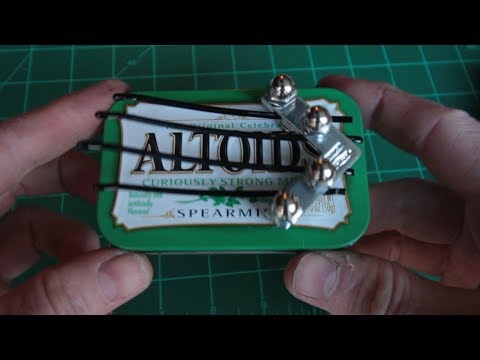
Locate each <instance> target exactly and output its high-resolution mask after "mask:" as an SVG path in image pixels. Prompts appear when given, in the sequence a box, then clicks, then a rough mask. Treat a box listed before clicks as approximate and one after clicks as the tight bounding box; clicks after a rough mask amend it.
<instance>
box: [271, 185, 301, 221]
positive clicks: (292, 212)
mask: <svg viewBox="0 0 480 360" xmlns="http://www.w3.org/2000/svg"><path fill="white" fill-rule="evenodd" d="M302 214H303V209H302V206H301V205H300V201H299V199H298V197H297V196H296V195H295V194H293V193H289V192H286V191H281V192H279V193H278V194H277V195H275V197H274V198H273V201H272V206H271V209H270V215H271V219H272V221H273V222H274V223H275V224H276V225H277V226H279V227H281V228H282V229H285V230H286V229H288V228H289V227H290V226H291V225H293V224H295V223H296V222H297V221H298V219H299V218H300V217H301V216H302Z"/></svg>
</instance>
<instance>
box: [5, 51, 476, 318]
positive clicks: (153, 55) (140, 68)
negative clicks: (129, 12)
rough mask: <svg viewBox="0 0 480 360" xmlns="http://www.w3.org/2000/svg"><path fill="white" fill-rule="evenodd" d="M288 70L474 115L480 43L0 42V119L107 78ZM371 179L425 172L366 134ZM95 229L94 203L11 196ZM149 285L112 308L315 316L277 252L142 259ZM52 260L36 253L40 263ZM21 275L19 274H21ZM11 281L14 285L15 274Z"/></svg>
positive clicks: (302, 81) (188, 83)
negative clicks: (292, 289) (149, 268)
mask: <svg viewBox="0 0 480 360" xmlns="http://www.w3.org/2000/svg"><path fill="white" fill-rule="evenodd" d="M279 72H286V73H288V74H290V75H292V76H293V77H294V79H295V80H296V82H297V84H298V86H299V87H312V86H313V85H314V84H315V83H316V82H317V81H318V80H319V79H320V78H322V77H323V76H325V75H328V74H346V75H351V76H355V77H359V78H366V79H374V80H383V81H387V82H390V83H392V84H394V85H396V86H398V87H400V88H402V89H404V90H406V91H409V92H412V93H414V94H417V95H419V96H422V97H424V98H428V99H431V100H435V101H439V102H441V103H443V104H445V105H449V106H454V107H459V108H462V109H464V110H467V111H469V112H470V113H471V114H472V115H474V116H476V117H477V118H478V116H479V115H480V106H479V105H480V104H479V90H480V46H479V45H466V46H0V120H2V119H6V118H8V117H10V116H12V115H15V114H18V113H21V112H24V111H28V110H30V109H33V108H35V107H37V106H39V105H42V104H44V103H46V102H48V101H50V100H52V99H54V98H56V97H58V96H60V95H62V94H65V93H67V92H69V91H73V90H77V89H80V88H83V87H86V86H88V85H90V84H93V83H95V82H97V81H100V80H103V79H107V78H110V77H118V78H120V79H123V80H125V81H127V82H129V83H130V84H131V86H132V88H133V90H137V91H140V90H173V89H178V90H191V89H195V90H196V89H198V90H204V89H232V88H263V87H264V86H265V84H266V81H268V80H269V79H270V78H271V77H272V76H273V74H277V73H279ZM366 140H367V142H366V145H367V146H366V148H367V154H366V156H367V162H368V175H369V180H370V182H371V183H376V182H382V181H388V180H393V179H398V178H403V177H421V178H431V177H432V176H431V174H430V173H429V172H428V170H427V169H426V168H425V167H424V165H423V164H422V163H421V162H419V161H418V160H417V159H416V158H415V157H413V156H411V155H408V154H406V153H404V152H403V151H401V150H399V149H398V148H396V147H394V146H392V145H391V144H389V143H387V142H386V141H385V140H383V139H382V138H381V137H380V136H378V135H377V134H375V133H372V132H368V133H367V139H366ZM31 203H35V204H39V205H42V206H45V207H47V208H50V209H53V210H55V211H59V212H61V213H64V214H66V215H69V216H72V217H75V218H77V219H81V220H83V221H85V222H86V223H88V224H90V225H92V226H94V227H96V220H95V208H94V207H93V206H90V205H88V204H86V203H85V202H83V201H81V200H78V199H75V198H73V197H71V196H69V195H67V194H59V195H54V196H46V197H41V198H36V199H19V201H18V203H17V205H16V206H21V205H25V204H31ZM150 259H151V261H152V264H153V268H154V270H155V274H154V280H153V283H152V285H151V286H150V288H149V289H148V290H147V291H146V292H144V293H143V294H142V295H140V296H139V297H137V298H136V299H134V300H132V301H131V302H130V303H128V304H126V305H125V306H123V307H122V308H120V309H119V310H118V311H117V313H118V314H323V313H324V312H323V311H321V310H318V309H315V308H313V307H311V306H308V305H305V304H303V303H301V302H299V301H297V300H295V299H294V298H293V297H292V296H290V295H289V294H288V293H287V291H286V290H285V289H284V286H283V279H282V277H283V272H282V270H283V268H284V266H285V265H286V263H287V261H288V259H289V256H285V255H258V256H257V255H212V256H207V255H196V256H192V255H189V256H186V255H182V256H180V255H169V256H166V255H163V256H151V257H150ZM49 263H51V261H50V260H48V259H47V260H46V261H44V262H43V263H42V264H41V265H40V266H37V267H35V269H33V270H32V271H31V272H30V274H31V273H33V272H35V271H36V270H38V268H40V267H41V266H45V265H46V264H49ZM23 278H25V277H23ZM23 278H22V279H18V280H17V282H16V283H18V282H20V281H22V280H23Z"/></svg>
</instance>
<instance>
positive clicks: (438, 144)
mask: <svg viewBox="0 0 480 360" xmlns="http://www.w3.org/2000/svg"><path fill="white" fill-rule="evenodd" d="M319 85H320V86H326V87H333V88H336V89H339V90H341V91H344V92H346V93H348V94H349V95H350V96H352V97H353V98H354V99H355V100H356V102H357V103H358V105H359V106H360V108H361V109H362V114H363V118H364V121H365V125H366V126H367V127H371V128H373V129H374V130H376V131H378V132H379V133H380V134H382V135H383V136H384V137H385V138H387V139H388V140H390V141H391V142H393V143H395V144H396V145H398V146H400V147H401V148H403V149H405V150H407V151H409V152H412V153H414V154H416V155H418V156H419V157H420V158H421V159H422V160H423V162H424V163H425V165H426V166H428V168H429V169H430V170H431V171H432V173H433V174H434V175H435V176H437V177H438V179H439V180H441V181H442V182H444V183H445V184H446V185H447V186H448V187H450V188H452V189H455V190H457V191H460V192H461V193H462V194H464V195H476V194H477V195H478V194H480V185H479V184H480V171H479V170H478V169H479V168H480V142H479V141H478V139H479V138H480V124H479V123H478V121H476V120H475V119H474V118H472V117H471V116H469V115H468V114H467V113H466V112H465V111H461V110H457V109H450V108H447V107H445V106H442V105H440V104H437V103H434V102H432V101H428V100H425V99H421V98H419V97H416V96H413V95H410V94H407V93H405V92H403V91H401V90H399V89H396V88H394V87H392V86H391V85H389V84H386V83H380V82H372V81H366V80H354V79H351V78H348V77H344V76H331V77H327V78H325V79H323V80H321V81H320V83H319Z"/></svg>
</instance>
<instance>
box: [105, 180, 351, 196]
mask: <svg viewBox="0 0 480 360" xmlns="http://www.w3.org/2000/svg"><path fill="white" fill-rule="evenodd" d="M96 187H97V188H98V189H99V190H101V191H114V190H117V189H124V190H133V191H145V192H161V193H166V194H182V195H209V196H236V197H267V196H274V195H275V194H276V193H277V192H278V191H277V190H241V191H240V190H203V189H175V188H162V187H154V186H142V185H132V184H119V183H115V184H97V185H96ZM324 195H345V189H338V188H330V189H329V190H327V192H326V193H325V194H324Z"/></svg>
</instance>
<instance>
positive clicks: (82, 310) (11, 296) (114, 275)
mask: <svg viewBox="0 0 480 360" xmlns="http://www.w3.org/2000/svg"><path fill="white" fill-rule="evenodd" d="M151 279H152V268H151V265H150V262H149V261H148V259H147V258H146V257H145V256H144V255H138V254H135V253H127V252H125V251H122V250H119V249H103V250H98V251H94V252H90V253H87V254H84V255H80V256H78V257H76V258H74V259H72V260H71V261H69V262H67V263H65V264H62V265H58V266H55V267H53V268H50V269H47V270H45V271H43V272H41V273H40V274H38V275H36V276H35V277H33V278H31V279H29V280H28V281H27V282H25V283H24V284H22V285H21V286H19V287H18V288H15V289H13V290H10V291H9V292H8V293H7V294H5V295H3V296H2V297H0V314H70V315H77V314H78V315H80V314H99V315H100V314H101V315H103V314H107V313H109V312H111V311H112V310H114V309H115V308H117V307H118V306H120V305H122V304H124V303H125V302H127V301H128V300H130V299H131V298H133V297H134V296H136V295H138V294H139V293H140V292H142V291H143V290H145V289H146V288H147V287H148V285H149V284H150V281H151Z"/></svg>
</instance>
